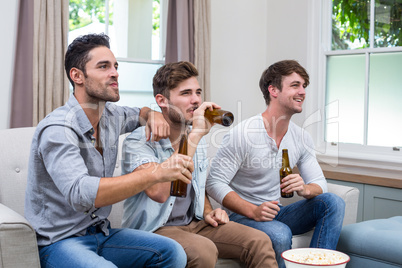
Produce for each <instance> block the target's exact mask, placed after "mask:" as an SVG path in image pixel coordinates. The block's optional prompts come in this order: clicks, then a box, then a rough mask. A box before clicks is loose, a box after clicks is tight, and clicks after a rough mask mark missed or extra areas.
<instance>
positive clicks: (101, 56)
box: [25, 34, 193, 268]
mask: <svg viewBox="0 0 402 268" xmlns="http://www.w3.org/2000/svg"><path fill="white" fill-rule="evenodd" d="M117 67H118V64H117V61H116V58H115V57H114V55H113V53H112V52H111V51H110V49H109V38H108V37H107V36H106V35H97V34H92V35H86V36H81V37H78V38H77V39H75V40H74V41H73V42H72V43H71V45H70V46H69V47H68V50H67V53H66V59H65V68H66V72H67V76H68V78H69V80H70V82H71V83H72V84H73V86H74V93H73V95H72V96H71V97H70V99H69V100H68V102H67V103H66V104H65V105H64V106H63V107H60V108H58V109H56V110H55V111H53V112H52V113H50V114H49V115H48V116H47V117H46V118H44V119H43V120H42V121H41V122H40V123H39V125H38V126H37V128H36V132H35V134H34V137H33V141H32V147H31V156H30V160H29V171H28V183H27V189H26V199H25V216H26V218H27V219H28V221H29V222H30V224H31V225H32V226H33V228H34V229H35V231H36V233H37V240H38V245H39V254H40V260H41V266H42V267H85V268H88V267H102V268H104V267H173V268H176V267H184V266H185V265H186V255H185V252H184V250H183V249H182V247H181V246H180V245H179V244H178V243H177V242H176V241H174V240H172V239H168V238H166V237H163V236H159V235H155V234H150V233H148V232H144V231H139V230H132V229H112V228H111V226H110V222H109V221H108V219H107V217H108V216H109V214H110V211H111V209H112V206H111V205H112V204H114V203H117V202H119V201H121V200H124V199H126V198H127V197H130V196H132V195H135V194H137V193H138V192H140V191H142V190H144V189H146V188H147V187H150V186H152V185H153V184H155V183H158V182H164V181H172V180H174V179H180V180H184V181H188V179H189V178H191V174H189V173H190V172H192V170H193V166H192V160H191V158H190V157H188V156H182V158H176V159H168V160H167V162H168V163H170V165H165V167H164V168H159V169H158V170H157V171H155V172H154V173H151V172H148V171H146V170H143V171H140V172H136V173H131V174H127V175H125V176H119V177H114V178H113V177H112V176H113V171H114V168H115V164H116V158H117V148H118V140H119V135H120V134H123V133H126V132H129V131H133V130H134V129H136V128H138V127H139V126H140V125H143V123H145V121H147V123H146V128H147V129H148V131H147V135H148V137H149V135H150V134H149V130H152V133H153V138H154V139H159V138H161V137H163V136H166V134H165V133H168V131H169V130H168V128H169V126H168V124H167V123H166V121H165V120H164V119H163V117H162V115H161V114H160V113H155V112H152V111H150V109H149V108H146V107H144V108H142V109H141V110H140V109H138V108H129V107H119V106H116V105H114V104H112V103H110V102H115V101H118V100H119V98H120V96H119V88H118V73H117ZM184 162H186V167H184V166H183V165H182V163H184ZM183 170H185V171H187V172H186V173H185V174H183V173H182V172H181V171H183ZM158 174H159V176H157V175H158ZM186 175H187V176H188V178H187V177H186Z"/></svg>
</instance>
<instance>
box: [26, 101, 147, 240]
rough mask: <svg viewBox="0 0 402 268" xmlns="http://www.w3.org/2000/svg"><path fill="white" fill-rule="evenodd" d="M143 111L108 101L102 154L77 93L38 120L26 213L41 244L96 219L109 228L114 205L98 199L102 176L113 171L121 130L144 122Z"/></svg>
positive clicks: (101, 124)
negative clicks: (98, 204) (98, 202)
mask: <svg viewBox="0 0 402 268" xmlns="http://www.w3.org/2000/svg"><path fill="white" fill-rule="evenodd" d="M139 112H140V110H139V109H138V108H129V107H119V106H116V105H114V104H112V103H106V106H105V109H104V111H103V113H102V117H101V119H100V122H99V130H100V144H101V146H102V149H103V155H101V154H100V153H99V152H98V151H97V150H96V148H95V146H94V144H95V138H94V137H93V136H92V134H93V133H94V129H93V128H92V125H91V123H90V122H89V120H88V118H87V116H86V114H85V112H84V110H83V109H82V108H81V105H80V104H79V103H78V101H77V100H76V98H75V97H74V96H73V95H72V96H71V97H70V99H69V100H68V102H67V103H66V104H65V105H64V106H62V107H60V108H58V109H56V110H55V111H53V112H52V113H50V114H49V115H48V116H46V118H44V119H43V120H42V121H41V122H40V123H39V124H38V126H37V128H36V131H35V134H34V136H33V140H32V145H31V153H30V159H29V167H28V179H27V188H26V196H25V217H26V218H27V220H28V221H29V223H30V224H31V225H32V226H33V228H34V229H35V231H36V233H37V239H38V245H39V246H46V245H49V244H52V243H54V242H57V241H59V240H62V239H65V238H68V237H71V236H81V235H84V234H85V232H86V229H87V228H88V227H89V226H91V225H94V224H98V225H99V226H100V228H101V229H102V230H103V232H104V233H105V234H106V235H107V234H108V229H107V227H108V225H109V221H108V220H107V217H108V216H109V214H110V211H111V206H106V207H101V208H95V205H94V204H95V198H96V195H97V192H98V187H99V182H100V178H101V177H112V176H113V172H114V169H115V165H116V159H117V152H118V141H119V135H120V134H123V133H126V132H129V131H133V130H134V129H135V128H137V127H138V126H139V121H138V117H139Z"/></svg>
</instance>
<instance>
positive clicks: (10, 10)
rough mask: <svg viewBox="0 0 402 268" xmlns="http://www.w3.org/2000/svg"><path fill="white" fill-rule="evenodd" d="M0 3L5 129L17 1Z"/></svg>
mask: <svg viewBox="0 0 402 268" xmlns="http://www.w3.org/2000/svg"><path fill="white" fill-rule="evenodd" d="M1 5H2V10H3V12H2V14H1V16H0V32H1V35H2V36H3V37H2V41H1V42H0V54H1V57H0V58H1V64H0V81H2V84H3V85H2V89H1V91H2V93H1V95H2V96H1V98H0V129H6V128H8V127H9V117H10V99H11V87H12V83H13V70H14V52H15V38H16V29H17V24H18V21H17V18H18V17H17V12H18V7H19V1H16V0H13V1H2V3H1Z"/></svg>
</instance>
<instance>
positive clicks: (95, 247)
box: [39, 226, 187, 268]
mask: <svg viewBox="0 0 402 268" xmlns="http://www.w3.org/2000/svg"><path fill="white" fill-rule="evenodd" d="M39 255H40V262H41V267H42V268H45V267H52V268H53V267H57V268H63V267H85V268H90V267H102V268H109V267H172V268H176V267H185V266H186V264H187V256H186V253H185V252H184V250H183V248H182V247H181V246H180V244H179V243H177V242H176V241H174V240H172V239H170V238H167V237H164V236H161V235H157V234H154V233H149V232H146V231H140V230H134V229H109V235H108V236H105V235H104V234H103V233H102V232H97V230H96V227H92V226H91V227H89V228H88V229H87V234H86V235H85V236H79V237H71V238H67V239H64V240H61V241H58V242H55V243H53V244H51V245H49V246H44V247H39Z"/></svg>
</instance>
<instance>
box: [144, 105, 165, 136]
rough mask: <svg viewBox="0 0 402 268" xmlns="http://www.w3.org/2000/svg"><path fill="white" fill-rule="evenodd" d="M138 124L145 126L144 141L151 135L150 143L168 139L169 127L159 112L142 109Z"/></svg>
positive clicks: (146, 108)
mask: <svg viewBox="0 0 402 268" xmlns="http://www.w3.org/2000/svg"><path fill="white" fill-rule="evenodd" d="M139 117H140V120H139V121H140V124H141V125H142V126H144V125H145V136H146V140H147V141H148V140H150V138H151V133H152V141H159V140H161V139H165V138H167V137H169V134H170V127H169V124H168V123H167V122H166V120H165V118H164V117H163V115H162V114H161V113H160V112H156V111H154V110H151V109H150V108H148V107H143V108H142V109H141V111H140V115H139Z"/></svg>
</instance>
